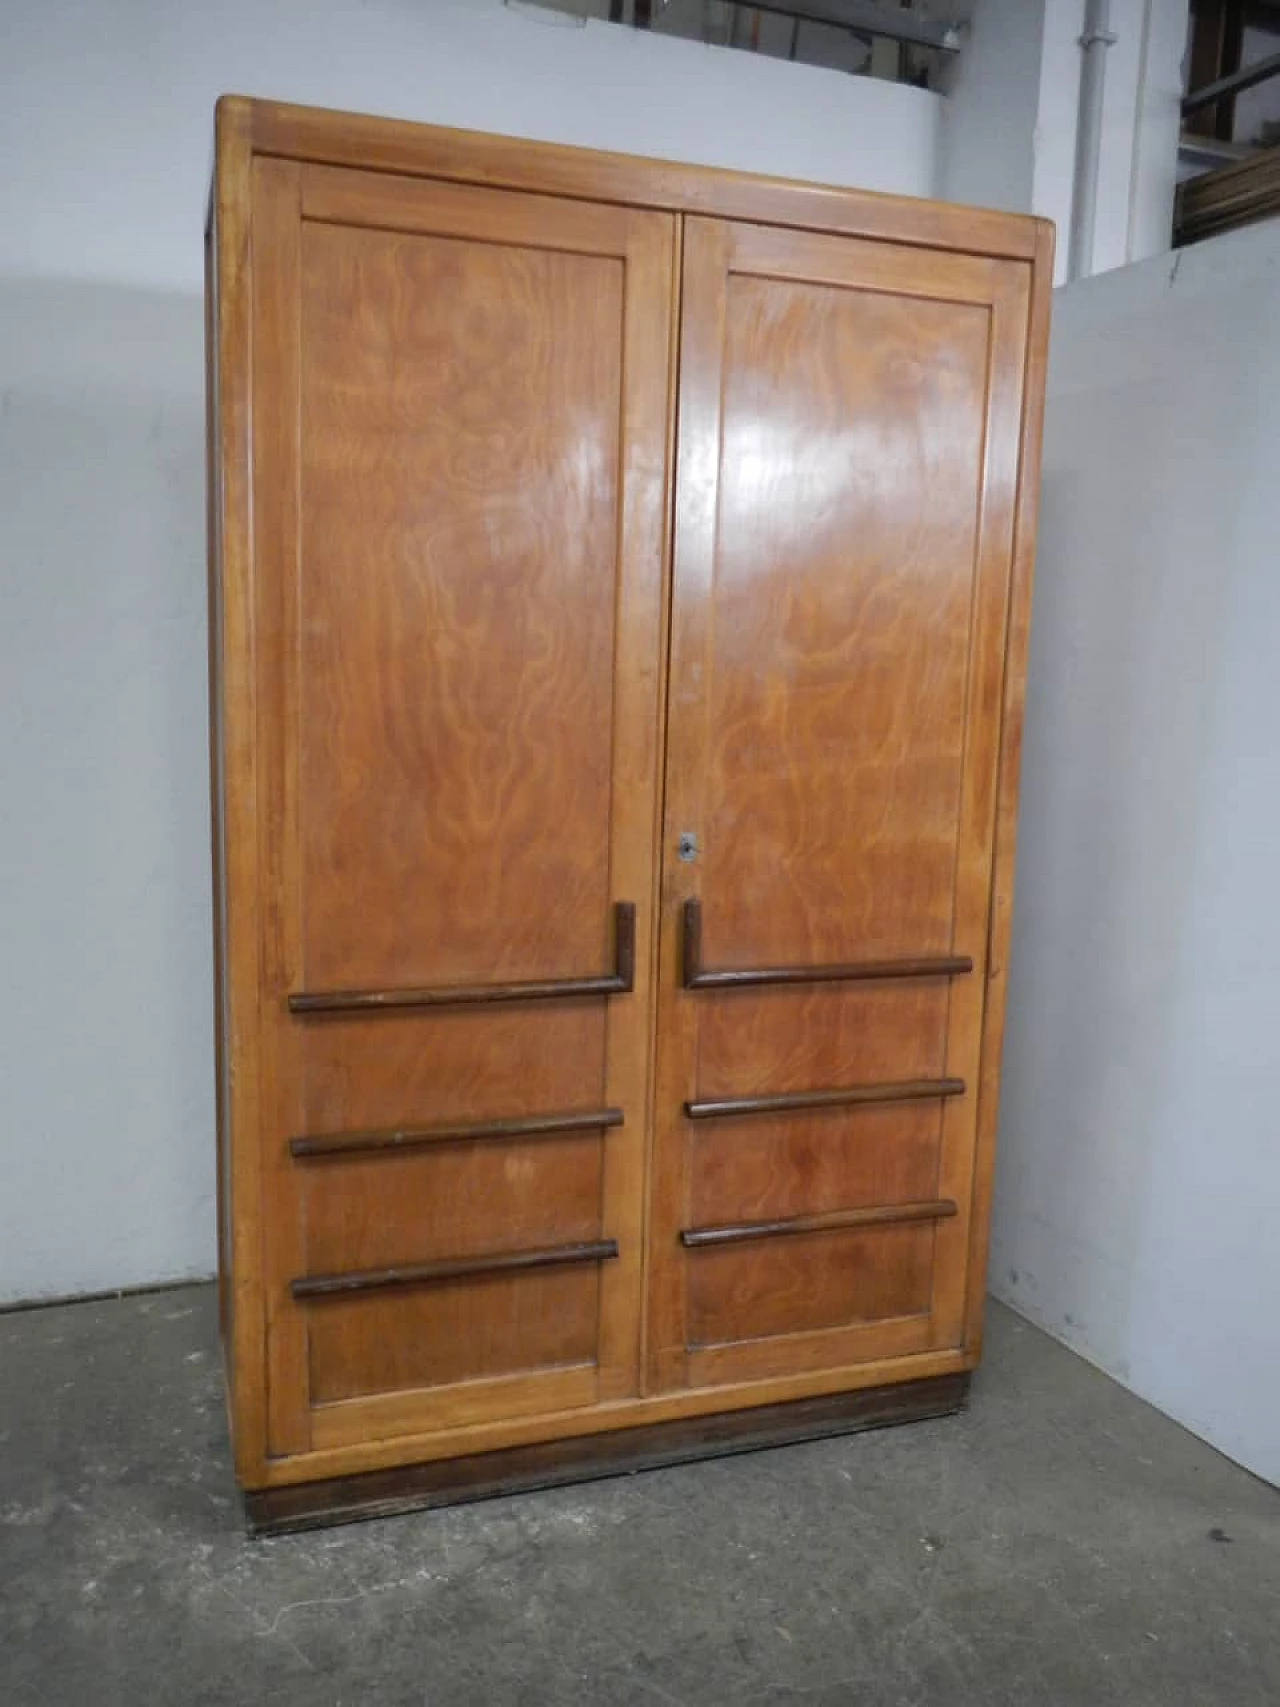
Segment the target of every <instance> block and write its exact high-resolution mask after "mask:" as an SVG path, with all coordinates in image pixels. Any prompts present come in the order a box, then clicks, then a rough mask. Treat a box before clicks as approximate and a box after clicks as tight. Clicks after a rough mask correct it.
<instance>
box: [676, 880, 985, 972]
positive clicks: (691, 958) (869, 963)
mask: <svg viewBox="0 0 1280 1707" xmlns="http://www.w3.org/2000/svg"><path fill="white" fill-rule="evenodd" d="M683 959H684V965H683V968H682V972H683V977H684V987H685V989H686V990H733V989H741V988H743V987H745V986H748V985H753V984H845V983H852V982H855V981H866V980H869V979H873V978H958V977H959V976H961V974H962V973H965V972H972V971H973V961H972V960H971V959H970V957H969V956H968V955H967V954H940V955H917V956H916V957H914V958H912V959H906V960H851V961H847V962H844V963H840V964H834V963H833V964H830V965H826V966H738V967H722V968H720V969H719V970H711V969H709V968H708V967H705V966H704V965H703V964H702V902H701V901H686V902H685V904H684V956H683Z"/></svg>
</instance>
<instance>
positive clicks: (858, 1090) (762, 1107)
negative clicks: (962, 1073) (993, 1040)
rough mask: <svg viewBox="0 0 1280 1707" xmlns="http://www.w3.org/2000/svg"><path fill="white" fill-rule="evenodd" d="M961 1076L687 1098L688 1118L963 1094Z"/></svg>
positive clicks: (848, 1105) (783, 1111)
mask: <svg viewBox="0 0 1280 1707" xmlns="http://www.w3.org/2000/svg"><path fill="white" fill-rule="evenodd" d="M964 1089H965V1086H964V1080H963V1079H899V1080H896V1081H894V1082H892V1083H886V1084H881V1085H849V1086H847V1087H846V1088H845V1089H844V1090H838V1091H787V1092H784V1093H783V1094H782V1095H781V1096H773V1097H716V1098H712V1099H708V1100H705V1101H701V1102H687V1103H685V1105H684V1111H685V1113H686V1114H687V1115H688V1117H689V1119H690V1120H719V1119H721V1118H722V1117H725V1116H729V1115H735V1114H785V1113H786V1112H787V1111H788V1110H790V1109H805V1108H855V1107H857V1105H858V1104H859V1103H881V1102H927V1101H928V1100H929V1098H930V1097H958V1096H963V1095H964Z"/></svg>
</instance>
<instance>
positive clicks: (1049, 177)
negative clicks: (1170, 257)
mask: <svg viewBox="0 0 1280 1707" xmlns="http://www.w3.org/2000/svg"><path fill="white" fill-rule="evenodd" d="M1083 21H1084V0H974V4H973V8H972V17H971V21H970V29H969V37H968V41H967V44H966V47H965V51H964V53H963V54H962V55H961V56H960V59H959V61H958V63H957V65H956V68H955V70H954V72H953V74H952V77H951V81H950V90H949V96H950V98H949V100H948V103H947V108H946V112H945V115H944V121H943V125H942V129H941V131H940V132H939V147H940V151H941V158H940V164H939V182H940V183H941V185H942V187H943V193H944V194H945V195H946V196H947V197H948V199H950V200H952V201H963V202H973V203H976V204H978V205H979V206H982V207H997V208H1004V209H1006V210H1008V211H1009V212H1011V213H1035V214H1040V215H1042V216H1043V217H1044V218H1046V219H1051V220H1053V221H1054V223H1055V224H1056V225H1057V227H1058V255H1057V278H1058V280H1059V281H1061V280H1063V279H1065V277H1066V269H1067V232H1068V228H1069V225H1070V220H1071V201H1072V192H1073V187H1074V180H1075V149H1076V120H1077V117H1078V113H1079V102H1080V66H1081V52H1080V32H1081V27H1082V24H1083ZM1186 25H1187V0H1112V4H1111V30H1112V33H1113V34H1114V35H1115V37H1116V41H1115V44H1114V45H1113V46H1112V47H1111V48H1109V49H1108V51H1107V65H1106V81H1105V85H1104V95H1103V124H1102V149H1101V158H1100V162H1099V171H1098V210H1097V224H1096V228H1095V237H1094V271H1095V272H1104V271H1106V270H1107V269H1108V268H1111V267H1120V266H1123V265H1125V263H1126V262H1128V261H1134V260H1141V259H1143V258H1145V257H1146V256H1148V255H1154V254H1160V253H1162V252H1163V251H1165V250H1167V249H1168V247H1169V243H1170V231H1171V224H1172V216H1173V193H1174V187H1175V176H1176V170H1177V147H1178V128H1179V123H1180V115H1179V100H1180V97H1181V88H1182V85H1181V62H1182V51H1183V46H1184V43H1185V39H1186Z"/></svg>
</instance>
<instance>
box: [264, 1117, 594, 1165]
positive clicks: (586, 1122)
mask: <svg viewBox="0 0 1280 1707" xmlns="http://www.w3.org/2000/svg"><path fill="white" fill-rule="evenodd" d="M621 1125H622V1110H621V1109H620V1108H587V1109H581V1110H579V1111H577V1112H576V1113H573V1114H529V1115H520V1116H513V1117H511V1118H509V1119H505V1120H473V1121H462V1122H456V1123H454V1124H452V1125H447V1126H415V1127H406V1128H405V1129H403V1130H401V1131H392V1132H330V1133H326V1134H325V1135H324V1136H323V1137H319V1138H305V1137H304V1138H290V1140H289V1154H290V1155H291V1156H292V1157H293V1159H294V1160H295V1161H298V1162H304V1161H315V1160H323V1159H324V1158H325V1157H327V1156H352V1155H361V1156H364V1155H384V1154H388V1153H391V1154H394V1153H397V1152H399V1151H402V1150H420V1149H422V1148H424V1147H425V1146H426V1145H428V1144H458V1143H462V1144H465V1143H468V1142H469V1141H470V1140H471V1139H473V1138H541V1137H543V1136H544V1135H545V1134H547V1133H553V1132H595V1131H598V1130H599V1128H601V1127H603V1126H621Z"/></svg>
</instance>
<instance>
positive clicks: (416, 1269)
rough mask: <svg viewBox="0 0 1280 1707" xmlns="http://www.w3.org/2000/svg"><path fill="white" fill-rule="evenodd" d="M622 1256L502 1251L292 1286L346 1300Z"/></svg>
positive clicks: (573, 1250) (602, 1251) (589, 1251)
mask: <svg viewBox="0 0 1280 1707" xmlns="http://www.w3.org/2000/svg"><path fill="white" fill-rule="evenodd" d="M617 1254H618V1241H617V1240H616V1239H593V1240H591V1241H589V1242H587V1243H584V1244H578V1245H549V1246H546V1247H544V1248H542V1249H539V1250H524V1251H498V1252H495V1254H494V1255H492V1256H478V1257H457V1258H454V1259H452V1260H451V1261H446V1262H419V1263H407V1264H405V1265H404V1266H403V1267H400V1268H370V1269H363V1270H358V1271H355V1272H353V1273H351V1274H306V1275H303V1276H302V1277H301V1279H299V1280H293V1281H290V1283H289V1291H290V1292H291V1293H292V1294H293V1296H294V1297H295V1298H301V1299H308V1298H342V1297H348V1296H350V1295H351V1294H352V1293H355V1292H385V1291H388V1290H391V1289H393V1288H397V1287H401V1286H428V1285H430V1284H432V1283H433V1282H440V1281H443V1280H472V1279H483V1278H484V1277H485V1276H486V1275H490V1274H511V1273H513V1272H519V1271H520V1270H522V1269H531V1268H563V1267H566V1266H568V1265H569V1264H572V1263H583V1262H607V1261H609V1260H610V1259H611V1258H612V1257H616V1256H617Z"/></svg>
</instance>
